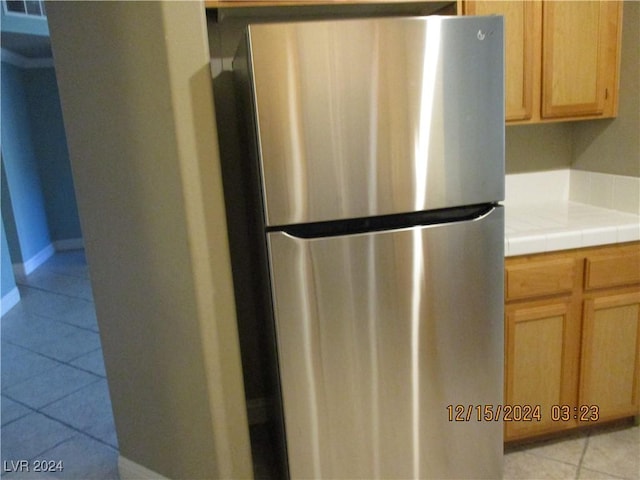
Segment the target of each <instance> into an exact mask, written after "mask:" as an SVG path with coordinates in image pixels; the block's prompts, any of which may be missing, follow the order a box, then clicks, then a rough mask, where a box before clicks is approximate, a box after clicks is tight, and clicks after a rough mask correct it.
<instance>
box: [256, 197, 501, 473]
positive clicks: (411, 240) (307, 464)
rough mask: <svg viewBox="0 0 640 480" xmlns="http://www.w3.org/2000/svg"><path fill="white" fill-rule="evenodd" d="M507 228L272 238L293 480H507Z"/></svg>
mask: <svg viewBox="0 0 640 480" xmlns="http://www.w3.org/2000/svg"><path fill="white" fill-rule="evenodd" d="M503 221H504V220H503V210H502V208H501V207H497V208H496V209H494V210H492V211H491V213H489V214H488V215H486V216H484V217H482V218H481V219H478V220H475V221H470V222H461V223H449V224H443V225H438V226H420V227H412V228H407V229H402V230H393V231H382V232H374V233H367V234H357V235H346V236H336V237H325V238H316V239H301V238H295V237H291V236H289V235H288V234H286V233H283V232H273V233H269V234H268V242H269V249H270V263H271V265H270V267H271V275H272V282H273V284H272V288H273V300H274V312H275V321H276V333H277V349H278V361H279V368H280V375H281V390H282V397H283V398H282V399H283V408H284V421H285V430H286V439H287V449H288V459H289V469H290V475H291V478H295V479H301V478H314V479H319V478H323V479H329V478H332V479H333V478H343V479H344V478H350V479H355V478H360V479H365V478H366V479H374V478H378V479H383V478H384V479H391V478H397V479H399V478H402V479H409V478H474V479H477V478H492V479H495V478H502V421H501V420H498V421H489V420H485V418H484V409H485V406H488V407H489V408H493V409H494V410H495V408H496V407H497V406H498V405H500V404H501V403H502V381H503V358H504V356H503V245H504V243H503V242H504V240H503V239H504V237H503ZM458 405H462V406H464V409H465V410H464V414H463V415H462V416H460V415H458V421H456V418H455V417H456V406H458ZM468 411H470V412H471V414H470V415H467V412H468ZM479 414H480V419H479V418H478V415H479Z"/></svg>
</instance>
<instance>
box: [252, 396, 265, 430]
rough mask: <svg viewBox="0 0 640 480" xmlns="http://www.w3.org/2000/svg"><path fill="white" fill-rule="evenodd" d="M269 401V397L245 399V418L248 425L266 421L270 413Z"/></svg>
mask: <svg viewBox="0 0 640 480" xmlns="http://www.w3.org/2000/svg"><path fill="white" fill-rule="evenodd" d="M269 410H270V402H269V399H267V398H264V397H260V398H250V399H248V400H247V420H248V421H249V425H257V424H259V423H267V422H268V421H269V418H270V415H269Z"/></svg>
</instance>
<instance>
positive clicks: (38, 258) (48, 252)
mask: <svg viewBox="0 0 640 480" xmlns="http://www.w3.org/2000/svg"><path fill="white" fill-rule="evenodd" d="M54 253H56V250H55V248H53V245H52V244H51V243H50V244H49V245H47V246H46V247H44V248H43V249H42V250H40V251H39V252H38V253H36V254H35V255H34V256H33V257H31V258H30V259H29V260H27V261H26V262H24V263H14V264H13V274H14V275H15V277H16V280H18V281H24V280H25V279H26V278H27V275H29V274H30V273H31V272H33V271H34V270H35V269H36V268H38V267H39V266H40V265H42V264H43V263H44V262H46V261H47V260H48V259H49V257H51V256H52V255H53V254H54Z"/></svg>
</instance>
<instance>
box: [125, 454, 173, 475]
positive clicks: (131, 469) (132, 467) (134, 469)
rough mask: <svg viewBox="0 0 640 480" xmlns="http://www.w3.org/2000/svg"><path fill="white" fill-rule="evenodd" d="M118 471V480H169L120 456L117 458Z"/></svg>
mask: <svg viewBox="0 0 640 480" xmlns="http://www.w3.org/2000/svg"><path fill="white" fill-rule="evenodd" d="M118 471H119V472H120V480H169V479H168V478H167V477H163V476H162V475H160V474H159V473H156V472H154V471H153V470H149V469H148V468H147V467H143V466H142V465H140V464H138V463H136V462H132V461H131V460H129V459H128V458H125V457H123V456H122V455H119V456H118Z"/></svg>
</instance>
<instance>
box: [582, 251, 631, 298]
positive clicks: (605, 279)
mask: <svg viewBox="0 0 640 480" xmlns="http://www.w3.org/2000/svg"><path fill="white" fill-rule="evenodd" d="M636 283H640V249H635V251H634V250H631V249H626V250H623V251H620V252H618V251H608V252H605V253H604V254H599V255H598V254H596V255H592V256H587V258H586V259H585V289H587V290H591V289H597V288H605V287H618V286H624V285H633V284H636Z"/></svg>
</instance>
